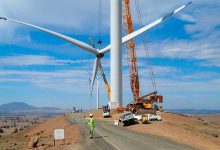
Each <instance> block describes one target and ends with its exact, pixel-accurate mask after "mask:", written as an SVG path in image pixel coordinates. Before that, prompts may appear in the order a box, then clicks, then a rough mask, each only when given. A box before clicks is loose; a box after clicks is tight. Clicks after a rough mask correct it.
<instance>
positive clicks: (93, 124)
mask: <svg viewBox="0 0 220 150" xmlns="http://www.w3.org/2000/svg"><path fill="white" fill-rule="evenodd" d="M89 125H90V127H91V128H94V127H95V120H94V118H90V119H89Z"/></svg>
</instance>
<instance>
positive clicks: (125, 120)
mask: <svg viewBox="0 0 220 150" xmlns="http://www.w3.org/2000/svg"><path fill="white" fill-rule="evenodd" d="M119 122H120V123H122V124H123V126H127V125H130V124H134V123H136V122H137V121H136V119H135V118H134V115H133V114H132V113H131V112H124V113H123V114H122V115H121V117H120V118H119Z"/></svg>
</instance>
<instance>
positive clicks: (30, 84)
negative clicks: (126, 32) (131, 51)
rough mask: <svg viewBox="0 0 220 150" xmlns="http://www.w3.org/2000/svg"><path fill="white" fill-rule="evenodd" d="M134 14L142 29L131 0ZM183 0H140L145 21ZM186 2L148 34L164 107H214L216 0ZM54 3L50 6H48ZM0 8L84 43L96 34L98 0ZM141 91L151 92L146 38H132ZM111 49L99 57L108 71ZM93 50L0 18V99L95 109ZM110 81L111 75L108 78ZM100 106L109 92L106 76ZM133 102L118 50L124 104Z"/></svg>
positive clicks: (218, 75) (25, 1)
mask: <svg viewBox="0 0 220 150" xmlns="http://www.w3.org/2000/svg"><path fill="white" fill-rule="evenodd" d="M131 2H132V14H133V22H134V27H135V29H138V28H139V25H138V19H137V15H136V10H135V7H134V1H133V0H131ZM187 2H188V1H186V0H180V1H176V0H148V1H145V0H139V4H140V12H141V14H142V17H143V23H144V24H148V23H150V22H152V21H154V20H156V19H158V18H159V17H161V16H163V15H165V14H166V13H168V12H170V11H172V10H174V9H176V8H177V7H178V6H180V5H182V4H184V3H187ZM192 2H193V3H192V4H191V6H189V7H188V8H186V9H185V10H183V11H182V12H180V13H179V14H177V15H176V16H175V17H173V18H172V19H170V20H168V21H167V22H165V23H162V24H160V25H159V26H157V27H155V28H153V29H151V30H150V31H148V32H147V33H146V38H147V42H148V48H149V51H150V55H151V59H152V64H153V69H154V72H155V78H156V83H157V88H158V91H159V94H161V95H163V96H164V104H163V106H164V107H165V108H194V109H219V106H220V100H219V97H220V17H219V13H220V2H219V1H218V0H212V1H209V0H193V1H192ZM52 4H53V5H52ZM0 14H1V16H7V17H10V18H15V19H19V20H22V21H25V22H28V23H32V24H36V25H39V26H42V27H45V28H48V29H51V30H54V31H57V32H61V33H63V34H66V35H69V36H71V37H74V38H76V39H79V40H81V41H84V42H86V43H89V37H93V38H94V40H95V41H96V42H97V40H98V0H92V1H89V0H81V1H77V0H66V1H62V2H61V1H59V0H47V1H44V0H31V1H30V0H20V1H13V0H1V1H0ZM101 29H102V30H101V31H102V32H101V33H102V34H101V38H102V40H103V47H104V46H106V45H108V44H109V41H110V40H109V30H110V29H109V1H103V14H102V26H101ZM135 41H136V50H137V56H138V65H139V75H140V81H141V93H143V94H145V93H146V94H147V93H149V92H151V91H152V90H153V89H152V85H151V81H150V78H149V75H148V74H149V69H148V68H147V64H146V57H145V54H144V49H143V43H142V42H141V38H136V39H135ZM109 59H110V57H109V54H107V55H105V57H104V59H102V64H103V66H104V69H105V72H106V73H107V72H110V68H109ZM93 61H94V56H93V55H91V54H89V53H88V52H85V51H83V50H81V49H80V48H78V47H75V46H73V45H71V44H69V43H67V42H65V41H62V40H60V39H58V38H56V37H53V36H51V35H48V34H47V33H43V32H40V31H37V30H34V29H31V28H28V27H25V26H21V25H18V24H14V23H9V22H5V21H0V104H3V103H7V102H13V101H22V102H27V103H29V104H32V105H36V106H55V107H63V108H70V107H72V106H78V107H83V108H93V107H95V105H96V104H95V99H96V92H95V90H94V92H93V96H92V98H91V97H90V93H89V74H88V73H87V71H91V70H92V64H93ZM108 81H109V76H108ZM100 83H101V85H100V86H101V87H100V91H101V94H100V99H101V104H106V103H107V101H108V99H107V94H106V92H105V90H104V85H103V82H100ZM130 101H132V96H131V91H130V87H129V76H128V67H127V62H126V51H125V48H123V102H124V104H126V103H128V102H130Z"/></svg>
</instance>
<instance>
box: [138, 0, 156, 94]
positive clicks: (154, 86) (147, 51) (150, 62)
mask: <svg viewBox="0 0 220 150" xmlns="http://www.w3.org/2000/svg"><path fill="white" fill-rule="evenodd" d="M135 7H136V12H137V16H138V20H139V25H140V26H141V27H143V21H142V16H141V13H140V9H139V4H138V0H135ZM142 40H143V43H144V50H145V55H146V61H147V65H148V68H149V73H150V78H151V82H152V86H153V90H154V91H156V90H157V86H156V82H155V78H154V72H153V67H152V61H151V58H150V52H149V49H148V44H147V40H146V37H145V33H143V35H142Z"/></svg>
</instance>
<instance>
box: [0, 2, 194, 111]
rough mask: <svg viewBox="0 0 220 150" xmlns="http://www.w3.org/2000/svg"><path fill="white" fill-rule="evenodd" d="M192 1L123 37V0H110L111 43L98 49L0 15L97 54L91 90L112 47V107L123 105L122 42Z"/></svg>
mask: <svg viewBox="0 0 220 150" xmlns="http://www.w3.org/2000/svg"><path fill="white" fill-rule="evenodd" d="M190 3H191V2H189V3H187V4H185V5H182V6H181V7H179V8H177V9H176V10H174V11H172V12H171V13H169V14H168V15H166V16H164V17H162V18H160V19H158V20H156V21H154V22H152V23H150V24H148V25H146V26H144V27H142V28H141V29H139V30H137V31H135V32H133V33H131V34H128V35H126V36H124V37H123V38H121V28H122V21H121V20H122V17H121V13H122V11H121V9H122V8H121V7H122V1H121V0H110V5H111V6H110V7H111V9H110V10H111V13H110V14H111V17H110V18H111V23H110V28H111V34H110V35H111V44H110V45H108V46H107V47H105V48H104V49H101V50H98V49H95V48H93V47H92V46H90V45H88V44H86V43H84V42H82V41H79V40H76V39H74V38H71V37H69V36H66V35H63V34H60V33H57V32H55V31H52V30H48V29H45V28H42V27H39V26H36V25H32V24H29V23H25V22H22V21H19V20H16V19H10V18H6V17H0V19H1V20H5V21H11V22H15V23H19V24H23V25H26V26H29V27H32V28H35V29H38V30H41V31H44V32H47V33H49V34H51V35H54V36H57V37H59V38H61V39H63V40H66V41H67V42H70V43H72V44H73V45H76V46H78V47H80V48H82V49H83V50H86V51H88V52H90V53H92V54H94V55H95V56H96V58H95V61H94V69H93V75H92V81H91V90H92V89H93V85H94V81H95V78H96V74H97V71H98V68H99V63H100V60H101V58H102V57H103V56H104V54H105V53H107V52H109V51H110V49H111V63H110V65H111V66H110V67H111V77H110V78H111V82H110V83H111V100H110V105H111V108H116V107H118V106H121V105H122V68H121V64H122V51H121V44H124V43H126V42H127V41H129V40H131V39H133V38H135V37H137V36H139V35H140V34H142V33H144V32H145V31H147V30H149V29H151V28H152V27H154V26H156V25H158V24H160V23H162V22H163V21H166V20H167V19H169V18H170V17H172V16H174V15H175V14H176V13H177V12H179V11H181V10H182V9H184V8H185V7H187V6H188V5H189V4H190Z"/></svg>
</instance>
